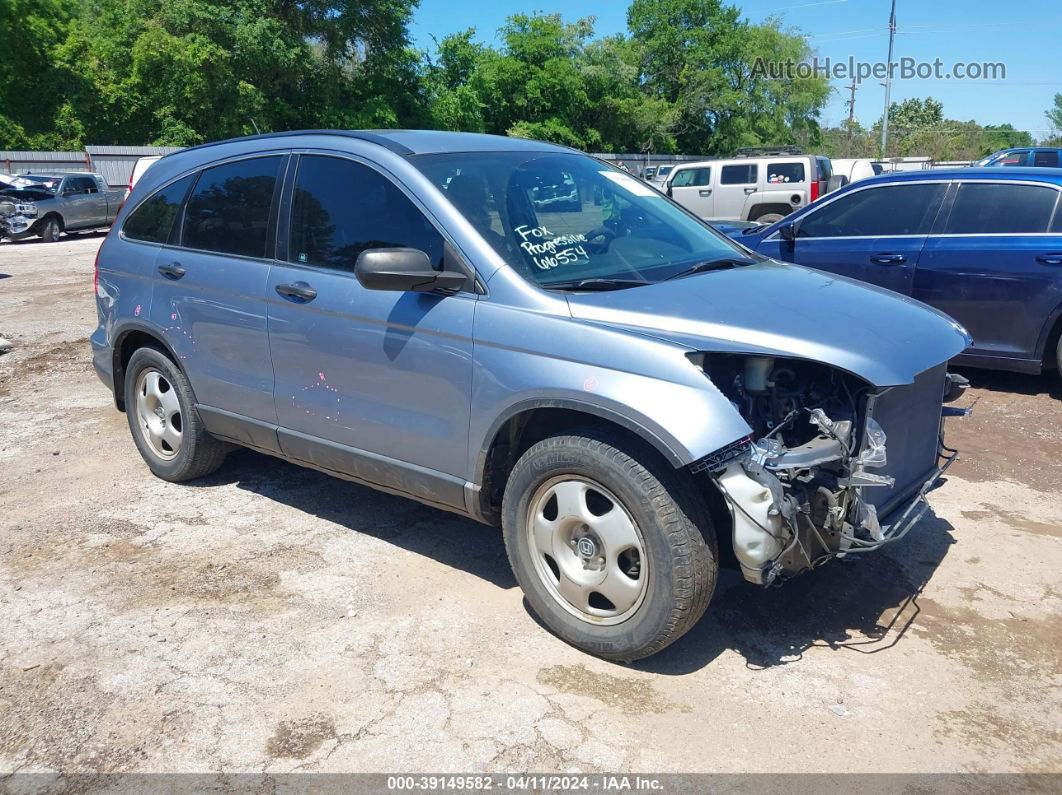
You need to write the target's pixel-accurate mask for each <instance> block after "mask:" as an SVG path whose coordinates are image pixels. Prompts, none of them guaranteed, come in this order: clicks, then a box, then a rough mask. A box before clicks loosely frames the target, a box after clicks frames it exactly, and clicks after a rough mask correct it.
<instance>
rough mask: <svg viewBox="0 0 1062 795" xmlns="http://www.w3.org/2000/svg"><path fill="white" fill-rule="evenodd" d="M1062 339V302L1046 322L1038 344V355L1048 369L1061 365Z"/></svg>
mask: <svg viewBox="0 0 1062 795" xmlns="http://www.w3.org/2000/svg"><path fill="white" fill-rule="evenodd" d="M1060 339H1062V304H1059V305H1058V306H1056V307H1055V309H1054V311H1053V312H1052V313H1051V314H1050V315H1048V317H1047V320H1046V321H1045V322H1044V327H1043V330H1042V331H1041V332H1040V339H1039V341H1038V344H1037V351H1036V356H1037V358H1038V359H1039V360H1040V362H1041V364H1042V365H1043V366H1044V367H1046V368H1047V369H1054V368H1056V367H1058V366H1059V361H1058V343H1059V340H1060Z"/></svg>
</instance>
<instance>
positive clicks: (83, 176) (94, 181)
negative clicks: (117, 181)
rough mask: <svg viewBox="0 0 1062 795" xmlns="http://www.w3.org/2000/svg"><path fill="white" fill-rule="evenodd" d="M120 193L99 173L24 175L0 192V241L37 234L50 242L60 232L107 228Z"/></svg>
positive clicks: (117, 204) (112, 219)
mask: <svg viewBox="0 0 1062 795" xmlns="http://www.w3.org/2000/svg"><path fill="white" fill-rule="evenodd" d="M123 193H124V191H123V190H122V189H121V188H117V189H113V190H112V189H111V188H109V187H108V186H107V183H106V181H105V180H104V179H103V177H101V176H100V175H99V174H90V173H87V172H70V173H63V174H24V175H22V176H20V177H18V178H17V179H16V180H15V181H14V183H13V184H12V185H10V186H9V187H6V188H4V189H3V190H0V238H2V237H7V238H10V239H11V240H21V239H22V238H26V237H32V236H34V235H38V236H40V238H41V240H44V241H45V242H48V243H51V242H54V241H56V240H58V239H59V235H60V234H62V233H63V232H88V231H91V230H93V229H100V228H104V227H108V226H110V225H111V222H112V221H114V216H115V215H117V213H118V208H119V207H120V206H121V204H122V200H123V198H124V196H123Z"/></svg>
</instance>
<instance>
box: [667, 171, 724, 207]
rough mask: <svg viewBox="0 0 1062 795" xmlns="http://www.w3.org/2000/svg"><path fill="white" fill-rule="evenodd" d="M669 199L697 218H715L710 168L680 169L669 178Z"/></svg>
mask: <svg viewBox="0 0 1062 795" xmlns="http://www.w3.org/2000/svg"><path fill="white" fill-rule="evenodd" d="M669 193H670V195H671V198H673V199H674V200H675V201H677V202H678V203H679V204H681V205H682V206H683V207H685V208H686V209H687V210H689V211H690V212H691V213H693V214H694V215H696V216H698V217H699V218H715V214H714V213H715V199H714V198H713V197H712V169H711V167H710V166H694V167H691V168H682V169H679V170H678V171H676V172H675V174H674V176H673V177H672V178H671V185H670V191H669Z"/></svg>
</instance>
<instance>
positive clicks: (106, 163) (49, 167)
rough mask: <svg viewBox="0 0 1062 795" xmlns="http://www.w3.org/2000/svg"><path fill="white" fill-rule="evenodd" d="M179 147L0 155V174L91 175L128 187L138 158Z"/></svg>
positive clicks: (142, 147)
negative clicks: (82, 173)
mask: <svg viewBox="0 0 1062 795" xmlns="http://www.w3.org/2000/svg"><path fill="white" fill-rule="evenodd" d="M180 148H181V147H179V146H86V147H85V149H84V150H83V151H81V152H34V151H16V150H12V151H0V173H4V174H12V175H15V174H34V173H37V174H47V173H48V172H55V171H92V172H95V173H97V174H100V175H101V176H103V178H104V179H105V180H106V181H107V184H108V185H111V186H113V187H118V186H124V185H128V184H129V177H130V175H131V174H132V173H133V164H134V163H136V161H137V160H138V159H140V158H141V157H149V156H151V155H168V154H169V153H170V152H176V151H178V150H179V149H180Z"/></svg>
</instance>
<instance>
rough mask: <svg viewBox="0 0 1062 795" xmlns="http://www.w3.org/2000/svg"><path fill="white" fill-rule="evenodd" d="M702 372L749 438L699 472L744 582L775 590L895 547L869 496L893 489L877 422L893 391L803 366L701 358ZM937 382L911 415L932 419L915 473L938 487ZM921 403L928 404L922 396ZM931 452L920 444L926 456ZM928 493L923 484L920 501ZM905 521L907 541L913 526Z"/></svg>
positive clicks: (939, 397) (720, 356)
mask: <svg viewBox="0 0 1062 795" xmlns="http://www.w3.org/2000/svg"><path fill="white" fill-rule="evenodd" d="M700 364H701V366H702V367H703V368H704V370H705V372H706V373H707V375H708V376H709V377H710V378H711V380H712V382H713V383H714V384H715V385H716V387H717V388H718V389H719V390H720V391H721V392H722V393H723V394H724V395H725V396H726V397H727V398H728V399H729V400H730V401H731V403H732V405H733V406H734V408H735V409H736V410H737V411H738V413H739V414H741V416H742V417H743V418H744V419H745V421H746V422H747V423H748V424H749V426H750V427H751V428H752V431H753V434H752V436H751V437H750V438H748V439H745V440H741V442H739V443H736V444H735V445H731V446H730V447H729V448H727V449H726V450H724V451H720V455H717V456H715V457H709V458H710V459H711V460H709V461H706V462H704V464H703V465H702V466H701V467H700V469H708V470H709V471H711V472H713V474H714V477H715V481H716V483H717V484H718V485H719V487H720V489H721V491H722V492H723V495H724V497H725V498H726V501H727V502H728V504H729V506H730V511H731V515H732V518H733V525H734V551H735V554H736V555H737V558H738V562H739V563H740V565H741V569H742V573H743V574H744V576H745V578H746V579H747V580H750V581H751V582H755V583H762V584H765V585H769V584H771V583H774V582H777V581H780V580H781V579H785V578H787V577H791V576H793V575H796V574H799V573H802V572H804V571H808V570H810V569H813V568H815V567H816V566H818V565H820V564H821V563H824V562H826V561H827V560H830V559H831V558H834V557H844V556H845V555H847V554H851V553H854V552H860V551H868V550H870V549H876V548H877V547H879V546H881V545H882V544H884V543H886V542H887V541H890V540H895V538H894V536H892V535H890V529H892V528H890V527H883V526H882V523H881V521H880V520H879V517H878V510H877V505H876V503H880V502H881V500H875V499H874V498H873V496H872V491H873V490H879V493H881V492H880V490H888V491H891V490H892V489H893V487H894V486H895V485H896V479H895V478H894V477H892V476H891V475H888V474H881V473H880V471H879V472H875V471H874V470H881V469H882V468H884V467H886V465H887V464H888V455H887V452H886V441H887V436H886V432H885V429H883V428H882V426H881V425H880V424H879V423H878V422H877V420H875V419H874V416H873V414H874V405H875V402H876V401H877V400H878V398H879V396H880V395H882V394H884V393H887V392H888V391H889V390H881V389H878V388H875V387H873V386H871V385H870V384H868V383H866V382H865V381H863V380H861V379H859V378H857V377H855V376H853V375H850V374H848V373H845V372H843V371H841V370H838V369H835V368H832V367H829V366H827V365H823V364H819V363H816V362H811V361H804V360H793V359H782V358H774V357H766V356H763V357H760V356H740V355H733V354H705V355H703V359H702V360H701V361H700ZM940 376H941V378H940V379H938V380H937V381H936V382H935V383H936V384H937V385H939V390H938V391H936V392H935V393H934V392H933V390H932V389H931V390H930V391H929V397H928V402H929V404H930V405H928V406H926V405H922V406H920V407H914V406H913V407H912V410H915V411H918V410H920V411H921V414H922V416H923V418H925V417H926V416H927V412H928V423H925V422H923V424H922V426H920V427H922V428H923V429H924V430H925V433H926V434H928V435H930V436H931V437H932V438H929V439H928V440H927V441H928V442H929V447H928V456H929V459H930V460H929V461H927V462H925V466H924V467H922V469H921V470H920V471H919V473H920V474H922V473H924V472H925V471H926V470H927V469H929V470H932V469H935V470H936V471H935V474H934V477H933V479H932V480H933V481H935V480H936V476H939V473H940V471H941V469H940V468H938V467H937V459H936V456H937V455H939V454H942V451H943V454H945V457H946V452H947V448H943V447H942V442H941V441H940V417H941V411H942V405H941V401H942V399H943V398H944V397H945V395H944V389H945V386H946V385H950V384H951V383H952V382H951V380H950V377H948V381H947V382H946V383H945V382H944V381H943V378H944V373H943V369H941V370H940ZM952 391H953V392H954V391H955V390H952ZM961 391H962V390H961V389H958V390H957V393H956V394H954V395H951V394H949V396H948V397H949V398H950V399H954V397H957V396H958V394H961ZM900 394H901V397H903V393H900ZM920 395H921V396H922V397H921V398H920V399H921V403H923V404H925V403H926V402H927V401H926V399H925V397H924V395H925V393H924V391H923V392H922V393H920ZM934 403H935V407H934V405H933V404H934ZM901 408H902V407H901ZM934 412H935V423H936V424H935V425H934V424H933V423H934ZM909 449H911V448H910V446H909V447H907V448H905V450H909ZM926 449H927V448H926V445H925V444H924V443H923V444H922V445H921V447H920V450H921V451H923V453H924V451H925V450H926ZM948 463H950V459H948ZM901 485H903V486H906V485H907V484H901ZM930 485H931V483H930V482H929V481H926V482H925V483H924V484H923V483H922V479H919V481H918V483H917V484H916V486H922V493H921V494H920V496H924V491H926V490H928V488H929V486H930ZM915 490H916V491H917V488H916V489H915ZM912 507H913V506H912ZM922 510H924V507H923V508H922ZM920 514H921V511H919V515H920ZM901 518H902V519H903V520H904V522H905V524H906V525H907V527H905V528H904V529H903V532H906V529H909V525H910V524H912V523H913V521H914V520H913V519H912V520H911V521H910V522H908V521H907V520H908V518H909V517H908V515H907V514H904V516H903V517H901ZM915 518H917V517H915ZM897 524H898V523H897ZM897 524H894V525H893V526H892V527H893V528H896V529H898V527H897Z"/></svg>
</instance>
